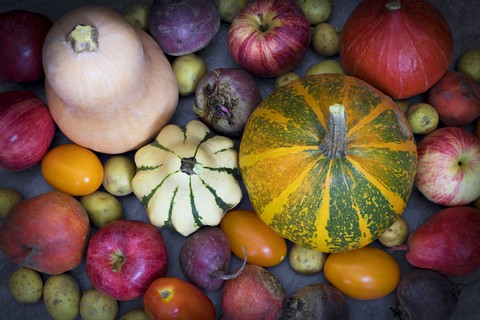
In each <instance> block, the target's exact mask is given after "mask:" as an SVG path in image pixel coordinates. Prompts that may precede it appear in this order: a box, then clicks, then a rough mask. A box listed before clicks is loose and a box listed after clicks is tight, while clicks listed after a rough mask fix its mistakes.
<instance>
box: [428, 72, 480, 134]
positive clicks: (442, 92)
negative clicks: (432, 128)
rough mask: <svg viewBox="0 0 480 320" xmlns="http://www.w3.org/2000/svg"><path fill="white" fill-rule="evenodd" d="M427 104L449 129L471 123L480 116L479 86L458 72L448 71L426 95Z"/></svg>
mask: <svg viewBox="0 0 480 320" xmlns="http://www.w3.org/2000/svg"><path fill="white" fill-rule="evenodd" d="M427 103H429V104H431V105H432V106H433V107H434V108H435V109H436V110H437V112H438V115H439V118H440V121H441V122H442V123H443V124H444V125H445V126H449V127H453V126H455V127H456V126H463V125H467V124H470V123H472V122H473V121H474V120H475V119H476V118H478V117H479V116H480V85H479V84H478V83H476V82H475V81H474V80H472V79H470V78H469V77H468V76H466V75H465V74H463V73H460V72H458V71H448V72H447V73H446V74H445V75H444V76H443V77H442V78H441V79H440V80H439V81H438V82H437V83H436V84H435V85H434V86H433V87H432V88H430V90H429V91H428V93H427Z"/></svg>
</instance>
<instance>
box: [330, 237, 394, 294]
mask: <svg viewBox="0 0 480 320" xmlns="http://www.w3.org/2000/svg"><path fill="white" fill-rule="evenodd" d="M323 272H324V275H325V278H326V279H327V280H328V281H329V282H330V283H331V284H332V285H333V286H334V287H336V288H337V289H338V290H340V291H341V292H342V293H343V294H345V295H347V296H349V297H352V298H354V299H359V300H372V299H378V298H381V297H384V296H386V295H388V294H390V293H391V292H393V291H394V290H395V288H396V287H397V285H398V282H399V281H400V267H399V266H398V263H397V261H396V260H395V259H394V258H393V257H392V256H391V255H390V254H388V253H387V252H385V251H384V250H382V249H379V248H375V247H370V246H366V247H363V248H360V249H356V250H351V251H347V252H342V253H331V254H329V256H328V257H327V261H326V262H325V266H324V271H323Z"/></svg>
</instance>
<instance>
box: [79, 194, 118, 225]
mask: <svg viewBox="0 0 480 320" xmlns="http://www.w3.org/2000/svg"><path fill="white" fill-rule="evenodd" d="M80 203H81V204H82V206H83V207H84V208H85V210H86V211H87V214H88V217H89V218H90V221H91V222H92V224H93V225H94V226H95V227H97V228H101V227H103V226H104V225H106V224H107V223H109V222H112V221H114V220H120V219H123V216H124V213H123V207H122V204H121V203H120V201H119V200H118V199H117V198H115V197H114V196H113V195H111V194H110V193H108V192H104V191H100V190H97V191H95V192H94V193H91V194H89V195H86V196H83V197H81V198H80Z"/></svg>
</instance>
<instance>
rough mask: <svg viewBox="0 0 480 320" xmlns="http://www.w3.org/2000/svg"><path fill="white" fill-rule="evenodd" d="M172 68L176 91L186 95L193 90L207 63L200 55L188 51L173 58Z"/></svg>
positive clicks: (204, 72) (205, 69)
mask: <svg viewBox="0 0 480 320" xmlns="http://www.w3.org/2000/svg"><path fill="white" fill-rule="evenodd" d="M172 70H173V73H174V74H175V78H176V79H177V85H178V92H179V93H180V95H181V96H188V95H191V94H193V93H194V92H195V89H196V88H197V85H198V83H199V82H200V80H201V79H202V77H203V76H204V75H205V74H206V73H207V63H206V62H205V60H203V58H202V57H200V56H198V55H196V54H194V53H190V54H186V55H183V56H179V57H177V58H175V60H173V63H172Z"/></svg>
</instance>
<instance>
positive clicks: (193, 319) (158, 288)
mask: <svg viewBox="0 0 480 320" xmlns="http://www.w3.org/2000/svg"><path fill="white" fill-rule="evenodd" d="M143 307H144V309H145V313H146V314H147V317H148V319H155V320H160V319H162V320H165V319H177V320H197V319H198V320H210V319H211V320H215V318H216V313H215V307H214V306H213V303H212V301H211V300H210V299H209V298H208V297H207V295H206V294H205V293H203V291H202V290H200V289H199V288H198V287H197V286H195V285H193V284H191V283H190V282H187V281H184V280H182V279H179V278H175V277H162V278H158V279H156V280H155V281H153V282H152V283H151V284H150V286H149V287H148V289H147V291H146V292H145V294H144V295H143Z"/></svg>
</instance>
